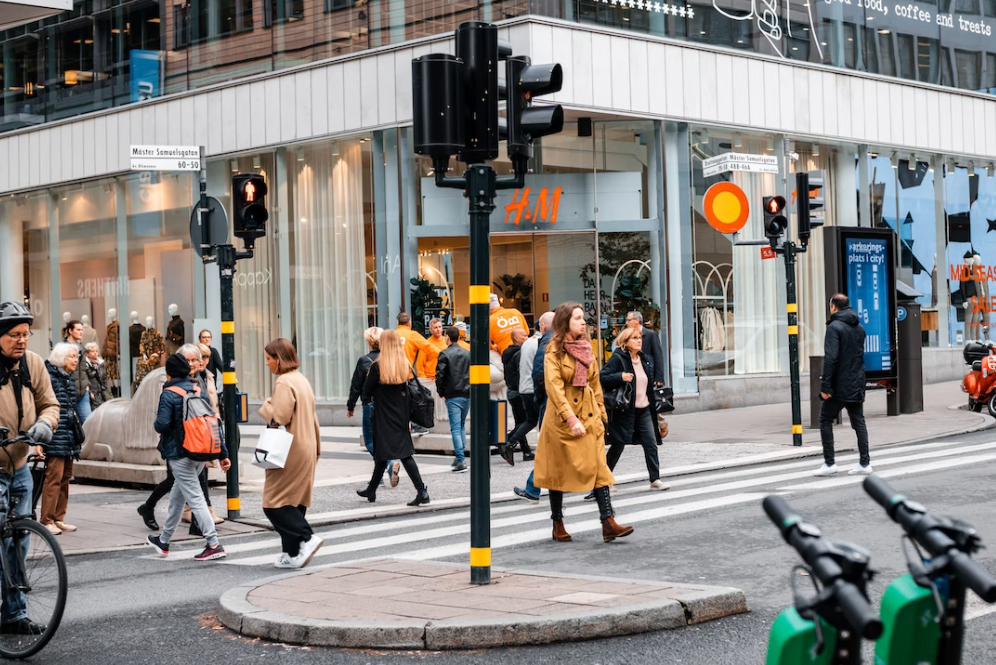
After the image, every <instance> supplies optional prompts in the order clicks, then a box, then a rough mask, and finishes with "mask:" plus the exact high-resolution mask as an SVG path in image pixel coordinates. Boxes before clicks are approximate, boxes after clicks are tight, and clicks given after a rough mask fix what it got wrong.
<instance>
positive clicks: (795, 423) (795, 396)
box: [783, 194, 802, 446]
mask: <svg viewBox="0 0 996 665" xmlns="http://www.w3.org/2000/svg"><path fill="white" fill-rule="evenodd" d="M801 195H802V194H800V196H801ZM783 249H784V252H785V278H786V286H785V295H786V301H787V303H788V304H787V305H786V313H787V314H788V342H789V380H790V381H791V385H792V445H793V446H801V445H802V403H801V400H802V395H801V391H800V388H799V304H798V303H797V302H796V293H795V255H796V252H798V251H799V250H798V248H797V247H796V246H795V243H793V242H791V241H786V242H785V244H784V246H783Z"/></svg>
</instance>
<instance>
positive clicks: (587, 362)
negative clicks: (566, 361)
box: [564, 339, 595, 388]
mask: <svg viewBox="0 0 996 665" xmlns="http://www.w3.org/2000/svg"><path fill="white" fill-rule="evenodd" d="M564 349H565V350H566V351H567V353H569V354H570V356H571V358H574V360H576V361H577V363H578V364H577V367H576V368H575V370H574V381H573V382H571V385H572V386H574V387H575V388H584V387H585V386H587V385H588V368H589V367H591V364H592V363H593V362H595V357H594V356H593V355H592V352H591V343H590V342H588V340H585V339H576V340H573V341H567V339H564Z"/></svg>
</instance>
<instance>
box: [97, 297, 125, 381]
mask: <svg viewBox="0 0 996 665" xmlns="http://www.w3.org/2000/svg"><path fill="white" fill-rule="evenodd" d="M107 322H108V323H107V330H106V331H105V333H104V346H103V347H101V349H100V353H101V355H102V356H104V371H105V372H106V374H107V386H108V387H109V388H110V389H111V394H112V395H114V396H115V397H120V396H121V370H120V366H119V365H118V362H119V361H118V353H119V352H120V344H119V340H120V339H121V324H120V323H118V310H116V309H114V308H113V307H112V308H111V309H109V310H107Z"/></svg>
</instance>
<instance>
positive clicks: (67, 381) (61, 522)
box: [35, 342, 83, 536]
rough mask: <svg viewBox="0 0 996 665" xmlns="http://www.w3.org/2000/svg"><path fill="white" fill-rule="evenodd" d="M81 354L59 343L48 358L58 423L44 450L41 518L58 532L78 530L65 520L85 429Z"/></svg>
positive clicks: (53, 530) (47, 525)
mask: <svg viewBox="0 0 996 665" xmlns="http://www.w3.org/2000/svg"><path fill="white" fill-rule="evenodd" d="M79 362H80V357H79V352H78V347H77V346H76V345H75V344H69V343H66V342H62V343H60V344H56V345H55V348H54V349H52V354H51V355H50V356H49V357H48V360H47V361H45V368H46V369H47V370H48V375H49V377H51V379H52V389H53V390H54V391H55V396H56V399H58V400H59V426H58V427H56V429H55V434H54V435H53V437H52V442H51V443H50V444H48V445H47V446H46V447H45V449H44V452H43V449H42V448H41V447H40V446H39V447H38V448H37V449H36V450H35V452H36V453H37V454H38V455H42V456H44V457H45V458H46V468H45V484H44V486H43V487H42V501H41V515H40V517H39V521H40V522H41V523H42V524H44V525H45V527H46V528H47V529H48V530H49V531H50V532H52V534H53V535H56V536H58V535H59V534H61V533H62V532H63V531H76V527H74V526H73V525H71V524H66V522H65V519H66V506H67V504H68V503H69V479H70V478H72V477H73V460H74V459H79V455H80V448H81V446H82V445H83V429H82V427H81V426H80V423H79V420H78V417H77V415H76V402H77V400H76V377H75V374H76V368H77V367H78V366H79Z"/></svg>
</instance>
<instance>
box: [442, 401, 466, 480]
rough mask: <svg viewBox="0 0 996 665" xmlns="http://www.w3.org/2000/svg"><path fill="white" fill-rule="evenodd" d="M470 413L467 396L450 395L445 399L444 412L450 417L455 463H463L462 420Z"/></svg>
mask: <svg viewBox="0 0 996 665" xmlns="http://www.w3.org/2000/svg"><path fill="white" fill-rule="evenodd" d="M468 413H470V398H469V397H450V398H449V399H447V400H446V414H447V415H448V416H449V419H450V436H451V437H453V453H454V454H455V455H456V463H457V464H463V460H464V457H463V450H464V448H466V447H467V430H466V425H465V424H464V421H466V420H467V414H468Z"/></svg>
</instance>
